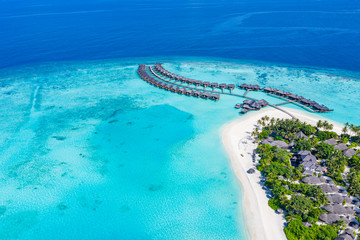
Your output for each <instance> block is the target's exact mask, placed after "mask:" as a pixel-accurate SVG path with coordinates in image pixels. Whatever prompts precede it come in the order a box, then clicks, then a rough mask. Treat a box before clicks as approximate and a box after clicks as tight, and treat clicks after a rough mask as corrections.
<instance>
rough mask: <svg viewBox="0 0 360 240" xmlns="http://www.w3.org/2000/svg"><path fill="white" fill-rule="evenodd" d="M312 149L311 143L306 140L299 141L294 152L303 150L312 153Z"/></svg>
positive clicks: (295, 144)
mask: <svg viewBox="0 0 360 240" xmlns="http://www.w3.org/2000/svg"><path fill="white" fill-rule="evenodd" d="M311 147H312V144H311V142H310V141H305V140H297V141H296V142H295V143H294V148H293V149H294V152H299V151H302V150H308V151H310V150H311Z"/></svg>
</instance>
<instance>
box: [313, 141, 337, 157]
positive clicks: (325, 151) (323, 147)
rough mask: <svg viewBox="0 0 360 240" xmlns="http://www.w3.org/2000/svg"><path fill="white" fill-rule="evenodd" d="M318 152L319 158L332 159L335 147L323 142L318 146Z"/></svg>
mask: <svg viewBox="0 0 360 240" xmlns="http://www.w3.org/2000/svg"><path fill="white" fill-rule="evenodd" d="M316 150H317V156H318V157H319V158H322V159H330V158H331V157H332V156H333V154H334V152H335V147H334V146H332V145H330V144H327V143H324V142H321V143H319V144H318V145H317V146H316Z"/></svg>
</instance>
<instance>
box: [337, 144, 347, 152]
mask: <svg viewBox="0 0 360 240" xmlns="http://www.w3.org/2000/svg"><path fill="white" fill-rule="evenodd" d="M335 149H338V150H341V151H342V150H345V149H347V146H346V144H345V143H339V144H337V145H335Z"/></svg>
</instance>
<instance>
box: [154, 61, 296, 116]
mask: <svg viewBox="0 0 360 240" xmlns="http://www.w3.org/2000/svg"><path fill="white" fill-rule="evenodd" d="M149 69H150V72H151V73H152V74H153V75H154V76H155V77H157V78H159V79H161V80H163V81H165V82H167V83H170V84H173V85H176V86H180V87H184V88H188V89H193V90H196V91H202V92H210V93H217V94H219V95H221V94H225V95H230V96H235V97H241V98H247V99H251V100H254V101H259V99H256V98H252V97H247V96H246V94H247V93H248V92H249V90H248V91H246V93H245V94H244V95H241V94H236V93H232V92H225V91H222V92H217V91H214V90H206V89H205V88H204V89H199V88H197V87H191V86H190V84H188V86H184V85H182V84H180V83H176V82H174V81H172V80H169V79H166V78H164V77H162V76H159V74H157V73H156V72H155V71H154V70H153V69H152V66H149ZM269 106H270V107H273V108H275V109H277V110H279V111H282V112H284V113H286V114H287V115H289V116H290V117H291V118H293V119H296V117H295V116H294V115H292V114H291V113H289V112H288V111H286V110H284V109H282V108H279V107H278V106H276V105H273V104H269Z"/></svg>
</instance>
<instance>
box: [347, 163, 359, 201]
mask: <svg viewBox="0 0 360 240" xmlns="http://www.w3.org/2000/svg"><path fill="white" fill-rule="evenodd" d="M346 180H347V181H348V183H349V187H348V192H349V193H350V195H353V196H355V197H357V198H360V173H359V171H357V170H355V169H352V168H351V169H350V172H349V173H348V175H347V178H346Z"/></svg>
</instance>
